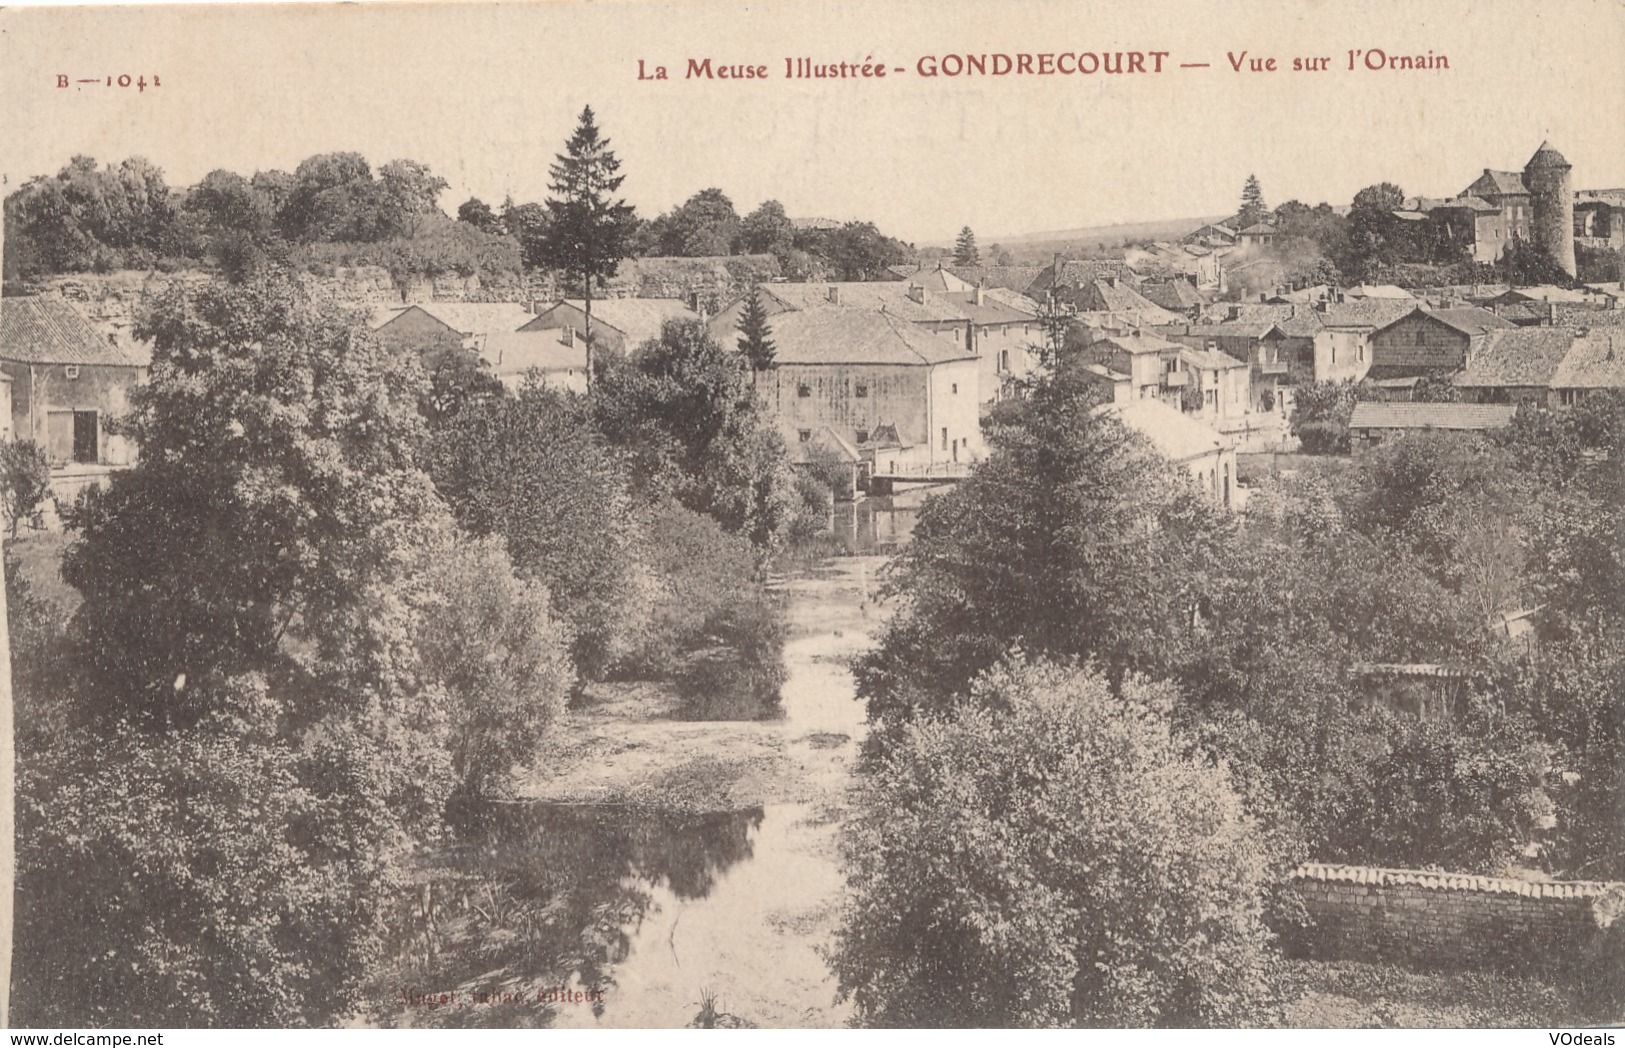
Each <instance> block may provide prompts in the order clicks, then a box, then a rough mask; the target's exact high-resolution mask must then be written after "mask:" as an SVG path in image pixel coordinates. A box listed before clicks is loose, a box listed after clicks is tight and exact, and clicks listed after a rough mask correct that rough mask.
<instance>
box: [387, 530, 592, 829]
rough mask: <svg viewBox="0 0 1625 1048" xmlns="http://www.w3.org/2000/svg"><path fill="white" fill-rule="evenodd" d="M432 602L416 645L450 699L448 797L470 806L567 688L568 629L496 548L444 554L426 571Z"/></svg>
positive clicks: (518, 756) (547, 720) (485, 544)
mask: <svg viewBox="0 0 1625 1048" xmlns="http://www.w3.org/2000/svg"><path fill="white" fill-rule="evenodd" d="M431 586H432V588H433V593H434V598H433V600H432V601H431V603H430V604H429V608H430V613H429V614H428V615H427V616H425V618H424V619H423V621H424V623H425V625H426V626H427V627H428V628H426V629H424V631H423V633H422V635H421V637H420V639H419V641H418V644H419V648H420V650H421V651H422V652H423V662H424V665H425V666H426V667H427V669H428V671H429V673H430V674H431V675H432V676H433V677H434V679H436V680H440V681H443V682H445V684H446V685H447V687H448V688H449V689H451V690H452V691H453V692H454V693H455V694H456V695H457V697H458V702H457V703H456V704H455V706H454V707H453V712H452V720H451V729H450V736H451V738H450V756H451V767H452V773H453V775H454V776H455V777H456V782H457V790H458V797H460V798H463V799H466V800H478V799H480V798H482V797H486V796H489V795H490V794H491V793H492V792H494V791H495V789H496V788H497V787H499V786H501V785H502V784H503V782H504V781H505V779H506V776H507V775H508V773H509V771H510V770H511V769H512V768H513V766H514V765H515V764H516V763H519V762H521V761H525V760H527V759H529V758H530V757H531V756H532V755H533V754H535V752H536V747H537V745H538V743H540V742H541V739H542V736H543V734H544V732H545V731H546V729H547V727H548V726H549V725H550V724H551V723H552V722H553V720H554V718H555V717H557V716H558V714H559V713H560V712H561V711H562V710H563V709H564V702H565V699H566V698H567V697H568V695H569V693H570V689H571V687H572V685H573V684H574V680H575V671H574V668H573V667H572V666H571V664H570V655H569V650H570V640H571V638H570V635H569V629H568V627H567V626H565V625H564V624H563V623H562V622H561V621H559V620H558V619H556V618H554V616H553V612H552V608H551V598H550V596H549V595H548V592H547V588H546V587H545V586H543V585H541V584H540V583H538V582H535V581H532V580H527V579H521V578H517V577H516V576H515V575H514V571H513V566H512V564H511V563H510V562H509V560H508V554H507V552H506V551H505V550H504V549H503V543H502V540H501V539H499V538H487V539H484V540H481V541H477V542H472V543H468V544H466V545H459V546H457V547H456V548H454V549H452V550H450V551H448V554H447V556H445V557H444V558H443V559H441V560H440V561H439V562H438V563H437V564H436V565H435V567H434V569H433V571H432V572H431Z"/></svg>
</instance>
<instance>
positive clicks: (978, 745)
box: [833, 661, 1273, 1027]
mask: <svg viewBox="0 0 1625 1048" xmlns="http://www.w3.org/2000/svg"><path fill="white" fill-rule="evenodd" d="M975 692H976V694H975V698H976V700H977V701H976V702H975V703H974V704H966V705H964V706H961V707H960V708H958V709H957V710H956V711H955V712H954V714H953V715H951V716H948V717H943V718H932V719H922V720H916V721H913V722H912V723H910V724H909V725H908V726H907V727H906V728H905V729H904V730H903V731H902V732H901V734H900V735H899V737H898V738H897V740H896V742H895V743H894V745H893V746H892V747H891V748H890V749H889V751H888V752H886V753H885V754H884V755H883V756H882V757H881V758H880V760H879V761H878V764H877V766H876V768H875V769H874V773H873V775H872V776H871V778H870V781H869V782H868V783H867V784H866V786H865V788H864V791H863V794H862V797H861V799H860V802H859V805H858V809H857V813H856V816H855V818H854V819H853V820H852V821H851V822H850V823H849V824H848V826H847V829H846V832H845V836H844V838H843V843H842V854H843V856H844V858H845V862H846V867H847V877H848V885H849V890H850V895H849V898H848V902H847V906H846V911H845V914H844V917H843V921H842V924H841V927H840V930H839V932H838V933H837V945H836V948H835V951H834V953H833V964H834V968H835V971H836V973H837V975H838V976H839V979H840V992H841V994H842V995H843V996H846V997H851V998H852V999H853V1000H854V1001H855V1003H856V1005H857V1012H858V1017H859V1019H860V1021H862V1022H865V1023H868V1024H872V1025H883V1026H889V1025H907V1026H918V1025H929V1026H995V1027H997V1026H1061V1025H1105V1026H1228V1025H1237V1024H1244V1023H1250V1022H1254V1021H1257V1020H1259V1019H1261V1018H1263V1017H1265V1015H1266V1013H1267V1012H1268V1011H1269V1008H1270V1005H1271V1001H1272V997H1273V993H1272V990H1271V980H1270V974H1271V973H1270V966H1271V962H1270V960H1269V958H1270V951H1269V950H1268V949H1267V947H1268V943H1269V938H1270V937H1269V933H1268V932H1267V931H1266V929H1265V926H1264V923H1263V920H1262V916H1261V914H1262V907H1263V896H1264V888H1265V881H1266V867H1267V865H1268V863H1267V859H1266V855H1265V854H1264V849H1263V846H1262V845H1261V844H1260V843H1259V836H1258V834H1257V831H1256V827H1255V825H1254V823H1253V821H1252V819H1251V818H1250V817H1248V816H1247V815H1246V814H1245V813H1244V812H1243V810H1242V807H1241V803H1240V800H1239V798H1238V796H1237V795H1236V793H1235V792H1234V790H1233V789H1232V788H1231V786H1230V782H1229V777H1228V774H1227V773H1226V771H1225V770H1224V769H1223V768H1222V767H1215V766H1214V765H1212V764H1211V763H1208V762H1206V761H1202V760H1199V759H1196V758H1193V757H1191V756H1189V750H1188V748H1187V745H1186V742H1185V740H1183V739H1182V738H1180V737H1179V736H1177V735H1176V734H1175V733H1174V732H1173V731H1172V730H1171V728H1170V726H1169V715H1170V710H1171V707H1172V706H1173V703H1174V700H1175V698H1176V696H1175V693H1174V691H1173V689H1172V688H1171V687H1169V686H1167V685H1151V684H1147V683H1145V682H1143V681H1141V680H1139V679H1136V678H1130V679H1129V680H1128V681H1126V682H1125V684H1124V686H1123V688H1122V690H1121V693H1117V694H1114V693H1113V691H1112V689H1111V688H1110V687H1109V686H1108V684H1107V682H1106V681H1105V679H1104V678H1102V677H1101V676H1100V675H1099V674H1098V673H1096V672H1093V671H1079V670H1076V669H1070V668H1065V667H1061V666H1057V665H1054V664H1048V663H1025V662H1021V661H1017V662H1013V663H1007V664H1004V665H1001V666H998V667H995V668H994V669H993V670H991V671H989V672H988V673H987V674H986V675H984V676H983V677H982V678H980V679H979V681H978V682H977V685H976V688H975Z"/></svg>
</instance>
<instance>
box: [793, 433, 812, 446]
mask: <svg viewBox="0 0 1625 1048" xmlns="http://www.w3.org/2000/svg"><path fill="white" fill-rule="evenodd" d="M796 436H797V437H799V438H800V439H801V442H802V443H803V444H806V443H808V442H809V441H811V440H812V430H810V429H798V430H796Z"/></svg>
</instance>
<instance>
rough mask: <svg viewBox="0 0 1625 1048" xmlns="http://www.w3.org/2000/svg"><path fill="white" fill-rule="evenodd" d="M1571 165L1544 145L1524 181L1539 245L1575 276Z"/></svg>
mask: <svg viewBox="0 0 1625 1048" xmlns="http://www.w3.org/2000/svg"><path fill="white" fill-rule="evenodd" d="M1569 170H1570V168H1569V162H1568V161H1567V160H1564V159H1563V154H1562V153H1559V152H1558V151H1557V150H1555V149H1553V148H1552V146H1551V143H1550V142H1542V143H1541V144H1540V148H1539V149H1537V150H1535V155H1534V156H1532V157H1530V158H1529V163H1527V164H1525V165H1524V167H1523V182H1524V185H1526V186H1528V187H1529V204H1530V210H1531V211H1533V212H1534V214H1533V215H1531V216H1530V217H1531V218H1532V219H1533V221H1532V222H1531V229H1532V232H1533V233H1534V241H1535V246H1536V247H1539V248H1541V249H1542V250H1544V251H1545V252H1546V253H1547V254H1548V255H1550V256H1551V257H1552V261H1554V262H1556V263H1557V264H1558V265H1560V266H1562V267H1563V272H1565V273H1567V274H1568V275H1569V276H1571V277H1572V276H1574V272H1575V267H1574V187H1573V186H1572V185H1570V183H1569Z"/></svg>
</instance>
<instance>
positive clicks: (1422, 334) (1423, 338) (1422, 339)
mask: <svg viewBox="0 0 1625 1048" xmlns="http://www.w3.org/2000/svg"><path fill="white" fill-rule="evenodd" d="M1416 344H1417V345H1419V346H1425V345H1427V344H1428V333H1427V332H1426V331H1423V330H1422V329H1421V328H1417V329H1416Z"/></svg>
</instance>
